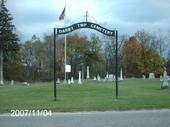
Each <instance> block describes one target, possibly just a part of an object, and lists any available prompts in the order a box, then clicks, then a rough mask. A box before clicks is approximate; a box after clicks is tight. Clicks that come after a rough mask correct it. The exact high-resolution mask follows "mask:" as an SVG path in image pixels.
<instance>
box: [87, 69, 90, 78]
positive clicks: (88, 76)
mask: <svg viewBox="0 0 170 127" xmlns="http://www.w3.org/2000/svg"><path fill="white" fill-rule="evenodd" d="M89 78H90V74H89V66H87V79H89Z"/></svg>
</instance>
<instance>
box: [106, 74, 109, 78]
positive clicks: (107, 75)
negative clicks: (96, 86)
mask: <svg viewBox="0 0 170 127" xmlns="http://www.w3.org/2000/svg"><path fill="white" fill-rule="evenodd" d="M108 78H109V74H108V72H107V74H106V80H108Z"/></svg>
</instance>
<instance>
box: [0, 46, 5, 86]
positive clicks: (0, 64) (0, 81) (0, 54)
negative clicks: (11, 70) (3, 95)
mask: <svg viewBox="0 0 170 127" xmlns="http://www.w3.org/2000/svg"><path fill="white" fill-rule="evenodd" d="M3 84H4V81H3V50H2V49H1V50H0V85H3Z"/></svg>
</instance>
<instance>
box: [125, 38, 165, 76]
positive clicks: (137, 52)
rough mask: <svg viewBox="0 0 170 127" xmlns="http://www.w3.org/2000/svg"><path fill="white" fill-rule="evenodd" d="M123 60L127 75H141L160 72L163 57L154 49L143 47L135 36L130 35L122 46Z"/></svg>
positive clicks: (158, 73)
mask: <svg viewBox="0 0 170 127" xmlns="http://www.w3.org/2000/svg"><path fill="white" fill-rule="evenodd" d="M123 60H124V62H123V63H124V66H125V68H126V74H127V76H137V77H138V76H141V75H142V74H149V73H151V72H153V73H155V74H156V76H158V75H160V74H161V72H162V65H163V62H164V59H163V58H162V57H161V56H160V55H159V53H158V52H157V50H156V49H154V48H149V47H145V48H144V45H143V44H142V43H139V42H138V41H137V40H136V38H135V37H130V39H129V41H127V42H126V43H125V44H124V47H123Z"/></svg>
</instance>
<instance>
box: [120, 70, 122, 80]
mask: <svg viewBox="0 0 170 127" xmlns="http://www.w3.org/2000/svg"><path fill="white" fill-rule="evenodd" d="M122 80H123V72H122V68H121V69H120V81H122Z"/></svg>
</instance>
